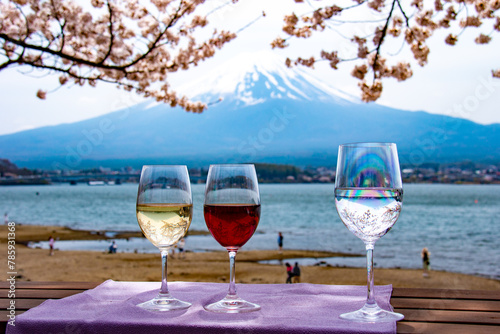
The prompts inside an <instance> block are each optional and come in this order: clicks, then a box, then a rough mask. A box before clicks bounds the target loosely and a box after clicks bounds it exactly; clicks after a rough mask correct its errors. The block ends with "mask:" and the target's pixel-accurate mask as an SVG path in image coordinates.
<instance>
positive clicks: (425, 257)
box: [421, 247, 431, 277]
mask: <svg viewBox="0 0 500 334" xmlns="http://www.w3.org/2000/svg"><path fill="white" fill-rule="evenodd" d="M421 255H422V266H423V269H424V273H423V274H422V275H423V276H424V277H429V271H430V268H431V259H430V256H431V253H430V252H429V250H428V249H427V247H424V248H423V249H422V254H421Z"/></svg>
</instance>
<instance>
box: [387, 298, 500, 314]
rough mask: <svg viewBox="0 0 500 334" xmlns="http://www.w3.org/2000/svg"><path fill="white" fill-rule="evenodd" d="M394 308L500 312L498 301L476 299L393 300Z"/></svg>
mask: <svg viewBox="0 0 500 334" xmlns="http://www.w3.org/2000/svg"><path fill="white" fill-rule="evenodd" d="M391 305H392V306H393V307H395V308H399V309H402V308H410V309H430V310H457V311H482V312H500V301H496V300H476V299H455V300H453V299H430V298H429V299H427V298H402V297H400V298H393V299H391Z"/></svg>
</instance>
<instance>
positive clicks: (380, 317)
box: [340, 305, 404, 322]
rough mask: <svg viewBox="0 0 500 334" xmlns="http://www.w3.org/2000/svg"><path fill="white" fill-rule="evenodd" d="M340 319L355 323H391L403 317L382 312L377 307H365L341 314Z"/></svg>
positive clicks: (394, 313) (398, 314)
mask: <svg viewBox="0 0 500 334" xmlns="http://www.w3.org/2000/svg"><path fill="white" fill-rule="evenodd" d="M340 318H342V319H344V320H349V321H357V322H392V321H398V320H402V319H403V318H404V315H402V314H401V313H396V312H390V311H386V310H383V309H381V308H380V307H379V306H378V305H375V306H367V305H365V306H363V307H362V308H361V309H359V310H357V311H354V312H349V313H344V314H341V315H340Z"/></svg>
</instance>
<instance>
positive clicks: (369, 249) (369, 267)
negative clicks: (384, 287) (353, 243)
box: [366, 244, 377, 306]
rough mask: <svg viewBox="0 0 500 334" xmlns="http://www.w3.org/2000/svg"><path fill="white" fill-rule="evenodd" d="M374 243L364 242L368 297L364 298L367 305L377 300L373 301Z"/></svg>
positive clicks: (374, 303) (373, 303)
mask: <svg viewBox="0 0 500 334" xmlns="http://www.w3.org/2000/svg"><path fill="white" fill-rule="evenodd" d="M374 246H375V245H374V244H366V271H367V274H368V277H367V287H368V297H367V298H366V305H367V306H375V305H377V302H376V301H375V293H374V283H373V281H374V275H373V249H374Z"/></svg>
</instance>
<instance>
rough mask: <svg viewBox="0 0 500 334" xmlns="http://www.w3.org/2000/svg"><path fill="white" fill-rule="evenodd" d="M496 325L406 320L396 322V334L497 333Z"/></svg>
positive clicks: (499, 329) (499, 330)
mask: <svg viewBox="0 0 500 334" xmlns="http://www.w3.org/2000/svg"><path fill="white" fill-rule="evenodd" d="M499 332H500V328H499V327H498V326H489V325H464V324H441V323H432V322H406V321H400V322H398V323H397V333H398V334H410V333H411V334H413V333H421V334H450V333H453V334H472V333H480V334H498V333H499Z"/></svg>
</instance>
